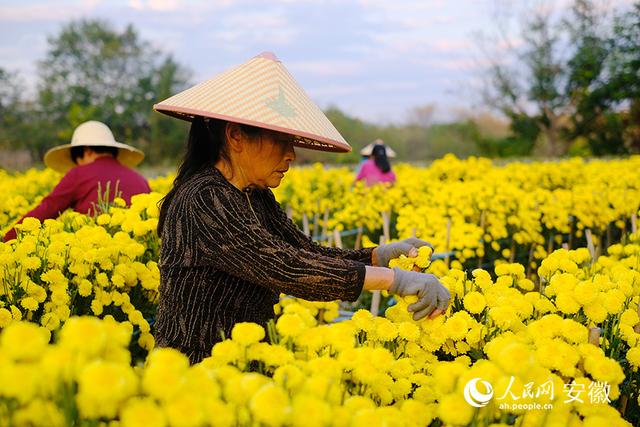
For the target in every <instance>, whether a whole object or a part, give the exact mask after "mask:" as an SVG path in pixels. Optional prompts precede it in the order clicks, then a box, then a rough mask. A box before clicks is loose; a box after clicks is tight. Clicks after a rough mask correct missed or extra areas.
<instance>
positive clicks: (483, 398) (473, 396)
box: [464, 378, 493, 408]
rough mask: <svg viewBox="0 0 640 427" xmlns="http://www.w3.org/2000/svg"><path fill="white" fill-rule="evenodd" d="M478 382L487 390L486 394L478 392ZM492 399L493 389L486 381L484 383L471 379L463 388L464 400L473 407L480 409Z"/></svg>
mask: <svg viewBox="0 0 640 427" xmlns="http://www.w3.org/2000/svg"><path fill="white" fill-rule="evenodd" d="M478 382H480V383H481V384H482V385H483V386H485V388H486V389H487V393H486V394H485V393H481V392H479V391H478ZM492 397H493V387H491V384H489V382H488V381H484V380H482V379H481V378H473V379H471V380H470V381H469V382H468V383H467V385H465V386H464V400H466V401H467V403H468V404H469V405H471V406H473V407H476V408H482V407H483V406H486V405H487V403H489V401H490V400H491V398H492Z"/></svg>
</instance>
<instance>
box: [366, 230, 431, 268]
mask: <svg viewBox="0 0 640 427" xmlns="http://www.w3.org/2000/svg"><path fill="white" fill-rule="evenodd" d="M422 246H429V247H431V249H433V246H432V245H431V243H429V242H425V241H424V240H420V239H418V238H417V237H409V238H408V239H404V240H400V241H399V242H394V243H387V244H385V245H380V246H378V247H377V248H376V249H375V250H376V259H377V264H376V265H378V266H379V267H389V261H391V260H392V259H394V258H398V257H399V256H400V255H406V256H417V255H418V248H419V247H422ZM412 249H413V250H414V251H415V253H411V251H412Z"/></svg>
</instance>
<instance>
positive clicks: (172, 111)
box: [153, 103, 351, 153]
mask: <svg viewBox="0 0 640 427" xmlns="http://www.w3.org/2000/svg"><path fill="white" fill-rule="evenodd" d="M153 109H154V110H156V111H158V112H160V113H164V114H166V115H168V116H172V117H176V118H178V119H182V120H187V121H191V120H193V119H194V117H195V116H201V117H209V118H212V119H219V120H224V121H227V122H232V123H240V124H243V125H249V126H255V127H259V128H262V129H269V130H273V131H275V132H281V133H285V134H287V135H291V136H294V137H295V140H294V145H295V146H297V147H301V148H308V149H311V150H318V151H332V152H335V153H348V152H350V151H351V146H350V145H349V144H346V143H344V142H342V141H337V140H335V139H331V138H323V137H319V136H318V135H314V134H312V133H308V132H303V131H299V130H295V129H289V128H285V127H282V126H276V125H272V124H267V123H263V122H258V121H254V120H248V119H243V118H239V117H231V116H227V115H224V114H217V113H212V112H210V111H202V110H196V109H193V108H186V107H176V106H164V105H163V104H161V103H160V104H155V105H154V106H153Z"/></svg>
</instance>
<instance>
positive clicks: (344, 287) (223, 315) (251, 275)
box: [154, 168, 372, 363]
mask: <svg viewBox="0 0 640 427" xmlns="http://www.w3.org/2000/svg"><path fill="white" fill-rule="evenodd" d="M371 252H372V249H361V250H347V249H337V248H327V247H323V246H320V245H318V244H316V243H314V242H313V241H312V240H311V239H310V238H309V237H307V236H306V235H305V234H304V233H302V232H301V231H300V230H299V229H298V228H297V227H296V225H295V224H294V223H293V222H291V221H290V220H289V219H288V218H287V216H286V214H285V213H284V211H283V210H282V209H281V208H280V206H279V204H278V203H277V202H276V200H275V198H274V196H273V193H272V192H271V190H268V189H267V190H259V189H252V190H248V191H244V192H243V191H240V190H238V189H237V188H236V187H234V186H233V185H232V184H231V183H230V182H229V181H227V180H226V179H225V178H224V176H223V175H222V174H221V173H220V172H219V171H218V170H217V169H215V168H212V169H211V170H208V171H206V172H201V173H199V174H197V175H195V176H193V177H191V178H190V179H189V180H188V181H187V182H185V183H184V184H183V185H182V186H181V187H180V188H179V190H178V191H177V192H176V194H175V196H174V197H173V199H172V200H171V204H170V205H169V207H168V211H167V215H166V219H165V222H164V225H163V229H162V248H161V253H160V264H159V265H160V302H159V306H158V316H157V319H156V323H155V325H154V335H155V339H156V345H157V346H158V347H173V348H176V349H178V350H180V351H182V352H183V353H185V354H187V355H188V356H189V359H190V360H191V363H197V362H199V361H200V360H202V359H203V358H205V357H207V356H209V355H210V354H211V348H212V347H213V345H214V344H215V343H216V342H218V341H220V339H221V338H220V337H221V333H224V335H225V336H227V337H228V336H230V333H231V329H232V327H233V325H234V324H235V323H236V322H255V323H259V324H261V325H265V324H266V322H267V321H268V320H269V319H271V318H273V316H274V312H273V305H274V304H275V303H277V301H278V297H279V294H280V293H284V294H288V295H292V296H295V297H300V298H304V299H307V300H315V301H332V300H348V301H354V300H355V299H357V298H358V295H359V294H360V292H361V291H362V287H363V284H364V276H365V264H367V265H370V264H371Z"/></svg>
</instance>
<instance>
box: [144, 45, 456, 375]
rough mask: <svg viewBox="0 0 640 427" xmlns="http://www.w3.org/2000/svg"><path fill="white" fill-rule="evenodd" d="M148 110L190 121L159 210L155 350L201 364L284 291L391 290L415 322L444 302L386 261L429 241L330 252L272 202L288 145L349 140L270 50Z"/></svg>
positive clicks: (347, 293) (325, 145) (261, 320)
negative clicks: (403, 299)
mask: <svg viewBox="0 0 640 427" xmlns="http://www.w3.org/2000/svg"><path fill="white" fill-rule="evenodd" d="M254 76H260V78H261V79H262V82H263V83H264V82H265V81H266V82H271V83H273V84H272V85H271V89H270V90H266V91H263V89H264V87H265V85H262V86H259V88H256V87H255V86H254V81H255V77H254ZM271 76H273V79H272V78H271ZM269 85H270V84H269V83H267V84H266V86H269ZM223 94H226V95H223ZM237 94H241V96H236V95H237ZM216 102H218V103H220V104H219V105H215V103H216ZM247 106H248V107H247ZM154 108H155V109H156V110H159V111H161V112H165V113H167V114H171V115H174V116H178V117H181V118H188V119H189V120H191V122H192V124H191V130H190V133H189V138H188V142H187V150H186V153H185V157H184V160H183V162H182V164H181V166H180V168H179V171H178V175H177V176H176V179H175V181H174V186H173V188H172V190H171V191H170V192H169V193H168V194H167V195H166V197H165V198H164V200H163V201H162V205H161V210H160V221H159V224H158V233H159V234H160V236H161V237H162V248H161V257H160V258H161V259H160V273H161V281H160V302H159V306H158V317H157V321H156V324H155V337H156V344H157V346H159V347H173V348H177V349H178V350H180V351H182V352H183V353H185V354H186V355H187V356H188V357H189V359H190V361H191V362H192V363H197V362H199V361H200V360H202V359H203V358H205V357H207V356H209V355H210V353H211V348H212V347H213V345H214V344H215V343H216V342H217V341H219V340H220V339H221V337H222V336H229V335H230V332H231V329H232V327H233V325H234V324H235V323H237V322H255V323H258V324H261V325H265V324H266V322H267V321H268V320H269V319H271V318H273V317H274V313H273V305H274V304H275V303H276V302H277V301H278V297H279V294H280V293H286V294H289V295H293V296H296V297H300V298H305V299H308V300H318V301H331V300H336V299H343V300H350V301H353V300H355V299H356V298H357V297H358V295H359V294H360V293H361V292H362V290H363V289H367V290H374V289H387V290H389V291H390V292H392V293H395V294H397V295H401V296H404V295H417V296H418V297H419V300H418V302H416V303H415V304H413V305H412V306H411V309H412V311H414V312H415V313H414V317H415V318H416V319H417V318H421V317H425V316H427V315H430V314H431V315H437V314H439V313H441V312H442V311H444V310H445V309H446V307H447V305H448V301H449V293H448V291H447V290H446V288H444V287H443V286H442V285H441V284H440V283H439V282H438V280H437V279H436V278H435V277H434V276H432V275H427V274H420V273H416V272H410V271H402V270H398V269H394V270H391V269H389V268H386V267H388V263H389V260H390V259H392V258H395V257H397V256H399V255H400V254H410V253H411V252H412V251H415V250H416V249H415V248H417V247H419V246H422V245H425V244H428V243H426V242H422V241H420V240H418V239H407V240H405V241H402V242H397V243H392V244H388V245H381V246H379V247H378V248H375V249H362V250H343V249H336V248H326V247H322V246H320V245H317V244H316V243H314V242H313V241H312V240H311V239H309V238H308V237H307V236H306V235H305V234H304V233H302V232H300V231H299V230H298V229H297V227H296V226H295V224H294V223H292V222H291V221H290V220H289V219H288V218H287V216H286V214H285V213H284V212H283V210H282V209H281V208H280V206H279V205H278V203H277V202H276V200H275V198H274V196H273V193H272V192H271V190H269V188H274V187H277V186H278V185H279V184H280V182H281V180H282V178H283V176H284V174H285V173H286V172H287V170H288V169H289V166H290V164H291V162H293V160H294V159H295V150H294V146H301V147H306V148H315V149H323V150H331V151H347V150H348V149H349V148H350V147H349V146H348V144H347V143H346V142H345V141H344V140H343V139H342V137H341V136H340V135H339V134H338V133H337V131H335V128H333V127H332V126H331V125H330V123H329V121H328V120H327V119H326V117H324V115H323V114H322V112H321V111H320V110H319V109H318V108H317V107H316V106H315V105H314V104H313V103H312V102H311V101H310V100H309V99H308V98H306V95H304V92H302V90H301V89H300V88H299V87H297V84H296V83H295V81H293V79H292V78H291V77H290V75H289V74H288V73H287V72H286V70H285V69H284V67H283V66H282V64H281V63H280V62H279V61H278V60H277V59H276V58H275V57H274V56H273V55H272V54H262V55H260V56H258V57H256V58H253V59H252V60H251V61H249V62H248V63H246V64H243V65H242V66H240V67H238V68H236V69H233V70H230V71H228V72H226V73H223V74H222V78H220V77H217V78H214V79H212V80H209V81H206V82H204V83H201V84H200V85H196V86H194V87H193V88H191V89H188V90H187V91H185V92H183V93H181V94H178V95H176V96H174V97H172V98H169V99H168V100H165V101H163V102H162V103H160V104H157V105H156V106H154ZM232 114H233V115H232Z"/></svg>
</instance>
